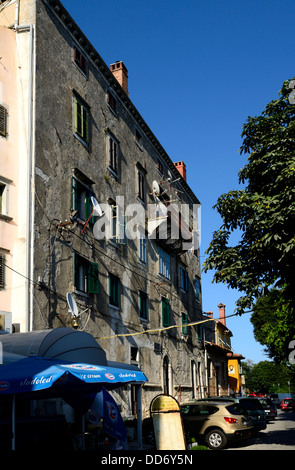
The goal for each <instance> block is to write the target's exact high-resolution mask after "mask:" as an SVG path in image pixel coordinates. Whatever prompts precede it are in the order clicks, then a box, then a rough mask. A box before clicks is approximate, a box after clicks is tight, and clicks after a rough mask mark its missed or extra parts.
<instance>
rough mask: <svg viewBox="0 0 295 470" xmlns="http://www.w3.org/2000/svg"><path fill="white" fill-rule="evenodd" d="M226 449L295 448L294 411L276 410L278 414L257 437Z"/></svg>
mask: <svg viewBox="0 0 295 470" xmlns="http://www.w3.org/2000/svg"><path fill="white" fill-rule="evenodd" d="M228 450H295V412H284V411H280V410H278V416H277V418H276V419H275V420H274V421H271V422H270V423H269V424H268V425H267V428H266V430H265V431H261V432H260V433H259V434H258V436H257V437H255V438H253V439H249V440H248V441H245V442H244V443H239V444H238V445H236V446H234V447H229V448H228Z"/></svg>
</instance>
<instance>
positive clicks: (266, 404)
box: [257, 397, 278, 421]
mask: <svg viewBox="0 0 295 470" xmlns="http://www.w3.org/2000/svg"><path fill="white" fill-rule="evenodd" d="M257 400H259V401H260V403H261V405H262V407H263V409H264V412H265V418H266V421H271V420H272V419H275V418H276V417H277V414H278V413H277V408H276V406H275V404H274V402H273V401H272V400H271V399H270V398H267V397H258V398H257Z"/></svg>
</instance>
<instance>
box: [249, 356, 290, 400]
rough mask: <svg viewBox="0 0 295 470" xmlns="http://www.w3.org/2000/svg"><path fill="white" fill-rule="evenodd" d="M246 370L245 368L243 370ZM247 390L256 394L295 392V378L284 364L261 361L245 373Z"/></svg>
mask: <svg viewBox="0 0 295 470" xmlns="http://www.w3.org/2000/svg"><path fill="white" fill-rule="evenodd" d="M243 370H244V368H243ZM244 371H245V370H244ZM245 372H246V373H245V385H246V389H248V390H249V391H250V392H255V393H278V392H286V393H288V392H289V383H288V382H290V392H294V391H295V380H294V379H295V377H294V374H293V373H292V371H291V370H290V369H289V368H288V367H287V366H286V365H284V364H275V363H274V362H270V361H261V362H258V363H257V364H254V366H253V367H251V368H248V369H246V371H245Z"/></svg>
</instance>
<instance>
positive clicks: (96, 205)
mask: <svg viewBox="0 0 295 470" xmlns="http://www.w3.org/2000/svg"><path fill="white" fill-rule="evenodd" d="M91 202H92V205H93V212H92V213H93V215H97V216H98V217H101V216H102V209H101V207H100V204H99V203H98V202H97V200H96V199H95V197H93V196H91Z"/></svg>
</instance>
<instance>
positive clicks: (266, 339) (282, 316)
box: [251, 289, 295, 363]
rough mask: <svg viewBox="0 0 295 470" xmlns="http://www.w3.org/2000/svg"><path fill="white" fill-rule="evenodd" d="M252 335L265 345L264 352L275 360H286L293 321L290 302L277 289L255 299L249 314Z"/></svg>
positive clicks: (294, 335) (294, 327)
mask: <svg viewBox="0 0 295 470" xmlns="http://www.w3.org/2000/svg"><path fill="white" fill-rule="evenodd" d="M251 322H252V324H253V327H254V337H255V339H256V340H257V341H258V342H259V343H260V344H263V345H264V346H266V349H265V352H266V353H267V354H268V356H269V357H270V358H273V360H274V361H275V362H277V363H278V362H286V361H287V360H288V356H289V353H290V349H289V343H290V340H291V339H292V338H295V322H294V314H293V311H292V307H291V302H286V301H285V299H284V297H283V296H282V295H281V291H280V290H278V289H272V290H271V291H270V292H269V294H267V295H265V296H263V297H261V298H260V299H258V300H257V302H256V304H255V306H254V311H253V314H252V316H251Z"/></svg>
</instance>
